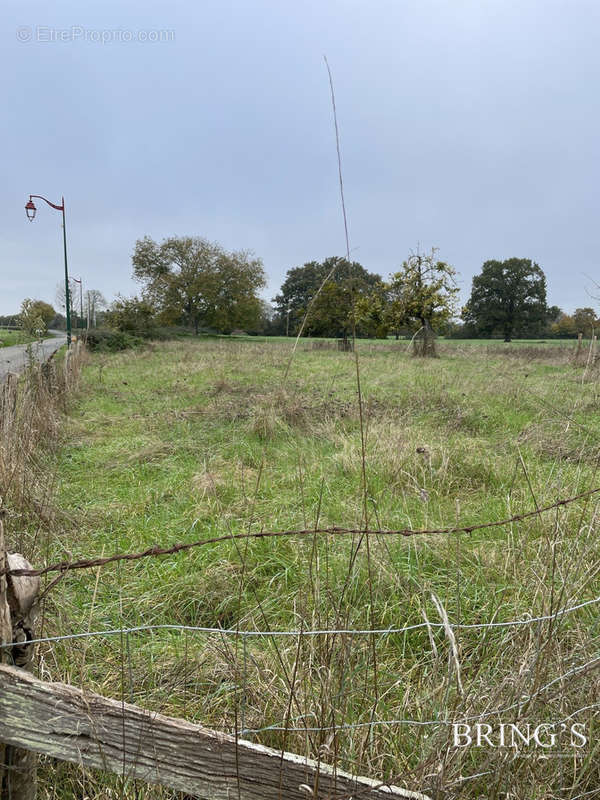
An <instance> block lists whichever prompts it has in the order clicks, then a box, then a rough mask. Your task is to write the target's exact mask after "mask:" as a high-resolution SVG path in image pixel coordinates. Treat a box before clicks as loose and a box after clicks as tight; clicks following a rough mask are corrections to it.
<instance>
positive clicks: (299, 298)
mask: <svg viewBox="0 0 600 800" xmlns="http://www.w3.org/2000/svg"><path fill="white" fill-rule="evenodd" d="M379 285H381V278H380V276H379V275H375V274H373V273H371V272H369V271H368V270H366V269H365V268H364V267H363V266H362V264H359V263H358V262H357V261H351V262H350V261H348V260H347V259H345V258H340V257H337V256H333V257H331V258H326V259H325V260H324V261H322V262H318V261H309V262H307V263H306V264H304V265H303V266H301V267H294V268H293V269H290V270H288V272H287V275H286V279H285V281H284V283H283V285H282V287H281V290H280V292H279V294H278V295H277V296H276V297H275V298H274V300H273V302H274V303H275V306H276V308H277V311H278V313H279V315H280V316H281V318H285V319H286V320H287V317H288V315H289V319H290V325H289V329H290V333H291V332H297V331H298V330H299V329H300V326H301V324H302V321H303V319H304V317H305V315H306V313H307V311H308V312H309V313H308V316H307V318H306V324H305V325H304V329H303V332H304V333H305V334H306V335H312V336H347V335H348V334H349V333H350V332H351V331H352V330H353V327H354V321H355V319H356V315H355V313H354V309H355V306H356V304H357V302H358V300H359V299H360V298H361V297H364V296H366V295H368V294H370V293H371V292H372V291H374V289H375V288H376V287H377V286H379ZM358 330H359V333H360V332H362V333H366V332H368V331H367V330H366V326H365V325H364V324H363V325H362V327H361V324H360V323H358Z"/></svg>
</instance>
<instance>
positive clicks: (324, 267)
mask: <svg viewBox="0 0 600 800" xmlns="http://www.w3.org/2000/svg"><path fill="white" fill-rule="evenodd" d="M132 264H133V277H134V279H135V280H136V281H138V282H139V283H140V286H141V290H140V293H139V294H138V295H136V296H134V297H129V298H125V297H118V298H117V299H116V300H115V301H114V302H113V303H112V305H111V306H110V307H109V308H108V309H106V310H105V311H104V312H103V320H104V322H105V323H106V324H107V325H108V326H109V327H111V328H113V329H116V330H119V331H122V332H129V333H134V334H136V335H142V336H151V335H153V332H155V331H156V329H157V328H159V327H173V326H185V327H187V328H191V329H192V330H193V331H194V332H195V333H196V334H197V333H199V332H201V331H215V332H221V333H232V332H233V331H236V330H238V331H244V332H247V333H251V334H263V335H279V336H281V335H283V336H286V335H287V336H295V335H298V334H301V335H304V336H316V337H336V338H347V337H350V336H359V337H369V338H388V337H389V336H395V337H396V338H399V337H400V336H410V337H412V338H413V339H416V341H417V342H419V343H420V345H419V346H420V348H421V353H422V354H423V355H427V354H428V351H429V349H430V348H431V347H432V342H433V339H434V337H435V335H444V336H448V337H464V338H491V337H500V338H503V339H504V340H505V341H511V340H512V339H513V338H538V337H540V336H544V337H568V336H576V335H577V334H578V333H582V334H584V335H586V336H587V335H589V334H590V333H591V331H592V330H593V329H594V327H596V326H597V324H598V320H597V319H596V314H595V311H594V309H592V308H589V307H586V308H579V309H576V311H575V313H574V314H572V315H569V314H565V313H564V312H563V311H562V310H561V309H560V308H558V307H557V306H550V307H549V306H548V305H547V301H546V276H545V274H544V272H543V270H542V268H541V267H540V266H539V264H537V263H535V262H534V261H532V260H531V259H528V258H509V259H506V260H504V261H499V260H490V261H486V262H485V263H484V264H483V265H482V268H481V272H480V273H479V274H477V275H475V276H474V278H473V282H472V287H471V293H470V297H469V300H468V301H467V303H466V305H465V306H464V307H463V308H459V306H458V293H459V289H458V286H457V282H456V279H457V272H456V270H455V269H454V268H453V267H452V266H451V265H450V264H448V263H447V262H446V261H443V260H442V259H440V258H439V255H438V251H437V250H436V249H432V250H431V251H429V252H426V253H422V252H419V251H417V252H413V253H410V254H409V255H408V257H407V258H406V259H405V260H404V261H403V262H402V263H401V265H400V266H399V268H398V269H397V270H396V271H395V272H393V273H392V274H391V275H389V277H388V278H387V279H384V278H382V276H381V275H378V274H376V273H372V272H370V271H369V270H368V269H366V268H365V267H364V266H363V265H362V264H360V263H359V262H357V261H348V260H347V259H345V258H341V257H331V258H327V259H325V260H324V261H320V262H319V261H309V262H307V263H305V264H303V265H301V266H296V267H292V268H291V269H289V270H288V271H287V274H286V277H285V280H284V282H283V284H282V286H281V289H280V290H279V292H278V293H277V295H276V296H275V297H274V298H273V300H272V302H271V303H267V302H265V301H264V300H262V299H261V298H260V296H259V292H260V290H261V289H263V288H264V287H265V285H266V276H265V272H264V269H263V264H262V261H261V260H260V259H259V258H256V257H255V256H254V255H253V254H252V253H250V252H249V251H245V250H240V251H227V250H226V249H224V248H223V247H222V246H221V245H219V244H217V243H214V242H209V241H208V240H206V239H204V238H202V237H198V236H179V237H169V238H167V239H164V240H163V241H162V242H156V241H154V240H153V239H152V238H150V237H149V236H146V237H144V238H142V239H139V240H138V241H137V242H136V243H135V247H134V252H133V256H132ZM88 294H89V297H88V298H87V305H88V314H87V316H88V317H89V316H90V314H89V308H90V306H91V305H92V304H94V309H100V308H104V307H105V305H106V304H105V301H104V298H102V297H101V295H100V293H97V292H94V291H93V290H92V292H91V293H88ZM96 295H98V296H96ZM27 302H28V303H29V304H31V303H32V302H33V303H35V302H37V303H39V302H40V301H29V300H28V301H27ZM62 302H63V307H64V299H63V301H62ZM49 308H50V310H53V309H51V307H49ZM38 310H39V306H38ZM25 312H27V314H28V315H29V317H31V309H25V308H24V309H22V314H23V317H24V318H25V317H26V316H27V314H26V313H25ZM45 312H46V317H47V318H49V315H50V311H49V310H48V308H47V309H45ZM0 322H1V320H0Z"/></svg>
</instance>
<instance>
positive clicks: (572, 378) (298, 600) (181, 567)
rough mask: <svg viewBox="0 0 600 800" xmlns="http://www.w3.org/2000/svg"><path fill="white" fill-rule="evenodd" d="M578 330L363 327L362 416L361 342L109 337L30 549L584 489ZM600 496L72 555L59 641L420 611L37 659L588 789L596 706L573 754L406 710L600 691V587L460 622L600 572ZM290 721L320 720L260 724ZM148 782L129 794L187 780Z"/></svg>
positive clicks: (340, 749) (566, 708) (217, 713)
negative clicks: (183, 546) (386, 337)
mask: <svg viewBox="0 0 600 800" xmlns="http://www.w3.org/2000/svg"><path fill="white" fill-rule="evenodd" d="M570 345H571V346H570V348H569V347H565V345H564V343H562V342H561V343H552V344H550V343H548V344H546V345H542V346H535V345H532V343H531V342H529V343H522V344H519V345H518V346H517V347H512V346H505V345H503V343H501V342H499V343H496V342H494V343H490V344H487V345H485V346H482V345H481V344H479V345H478V347H477V348H475V347H473V346H471V345H470V344H469V343H465V342H461V341H455V342H449V343H447V344H441V346H440V358H438V359H435V360H426V361H421V360H417V359H413V358H411V357H410V355H409V354H408V353H407V346H408V343H407V342H398V343H396V342H393V341H388V342H379V343H378V342H359V344H358V356H359V357H358V367H359V374H360V384H361V390H362V418H363V419H362V425H361V420H360V414H359V408H358V395H357V364H356V362H355V358H354V355H353V354H351V353H338V352H337V351H336V350H334V349H333V346H332V347H331V349H326V346H323V345H321V346H320V347H319V349H315V344H314V343H312V342H310V341H301V342H300V343H299V345H298V348H297V351H296V352H295V354H294V357H293V359H292V358H291V350H292V342H291V341H289V340H287V341H286V340H278V341H274V340H270V341H260V340H253V339H251V338H248V339H239V340H221V339H200V340H198V341H194V340H185V341H179V342H165V343H161V344H157V345H149V346H147V347H146V348H144V349H142V350H136V351H129V352H126V353H123V354H118V355H94V356H92V357H90V358H89V361H88V364H87V366H86V367H85V369H84V373H83V383H82V388H81V391H80V394H79V399H78V400H77V401H76V402H75V403H74V404H72V405H71V409H70V413H69V416H68V419H67V421H66V423H65V428H64V436H63V444H62V447H61V449H60V452H59V454H58V464H57V467H56V470H57V477H58V490H57V494H56V497H55V501H54V510H53V513H52V515H51V520H50V522H49V523H48V524H45V525H41V526H38V527H36V528H35V529H34V528H30V537H31V538H29V539H27V538H25V540H24V542H22V545H23V548H24V549H26V550H28V552H29V554H30V555H31V554H33V555H34V556H35V557H34V558H33V560H34V561H36V562H39V561H40V559H43V560H44V561H48V562H49V561H53V560H61V559H64V558H67V559H74V558H79V557H89V556H92V555H102V554H104V555H108V554H111V553H113V552H115V551H137V550H143V549H145V548H147V547H149V546H151V545H154V544H158V545H160V546H169V545H171V544H173V543H175V542H180V541H183V542H191V541H194V540H197V539H203V538H209V537H213V536H218V535H231V534H238V533H244V532H258V531H280V530H294V529H303V530H309V531H310V530H312V529H314V528H316V527H319V528H322V527H326V526H341V527H348V528H359V529H362V528H364V527H365V522H366V524H367V525H368V526H369V528H371V529H375V528H376V529H404V528H426V529H435V528H440V527H441V528H444V527H448V526H455V525H456V526H473V525H477V524H479V523H485V522H489V521H492V520H498V519H503V518H506V517H510V516H511V515H515V514H519V513H521V512H525V511H530V510H532V509H535V508H536V507H543V506H545V505H547V504H551V503H554V502H555V501H556V500H557V499H559V498H561V497H569V496H572V495H576V494H578V493H580V492H584V491H586V490H588V489H590V488H593V487H595V486H596V485H597V484H598V477H597V468H598V457H599V456H600V450H599V447H598V442H599V436H600V420H599V418H598V412H597V410H598V403H599V389H600V383H599V381H598V377H599V376H598V372H597V368H596V367H595V366H593V364H591V363H590V364H588V365H587V367H586V354H585V353H584V354H583V355H582V357H581V359H580V362H579V363H578V364H576V363H574V362H573V359H572V355H573V352H574V345H573V343H572V342H571V343H570ZM363 442H364V447H363ZM597 510H598V505H597V496H592V497H591V498H590V499H588V500H581V501H577V502H575V503H573V504H571V505H568V506H566V507H564V508H562V509H560V510H554V511H552V512H548V513H544V514H541V515H540V516H539V517H537V516H536V517H533V518H528V519H527V520H525V521H523V522H515V523H513V524H511V525H506V526H503V527H497V528H487V529H484V530H481V531H474V532H472V533H470V534H462V535H444V534H429V535H419V536H415V537H410V538H405V537H401V536H384V535H378V534H369V535H361V534H354V535H351V534H349V535H343V536H341V535H338V536H331V535H329V536H328V535H325V534H319V535H313V534H308V535H305V536H294V535H290V536H285V537H275V538H264V539H245V540H240V541H237V540H229V541H226V542H222V543H217V544H211V545H208V546H205V547H200V548H196V549H193V550H190V551H188V552H185V553H181V554H178V555H175V556H169V557H162V558H151V559H146V560H142V561H137V562H131V563H129V562H121V563H120V564H118V565H113V566H109V567H105V568H104V569H102V570H100V571H98V572H96V571H93V572H92V571H83V572H77V573H71V574H68V575H67V576H66V578H65V579H63V580H62V581H60V582H59V583H58V585H57V586H55V587H54V588H53V589H52V590H51V592H50V594H49V595H48V596H47V599H46V601H45V603H44V610H43V625H42V632H43V635H45V636H53V635H59V634H64V633H77V632H84V631H97V630H118V629H121V628H123V627H125V628H131V627H136V626H148V625H182V626H203V627H210V628H225V629H233V630H239V631H241V632H256V631H286V630H292V631H299V630H303V631H307V630H315V629H318V630H323V629H328V630H330V629H333V630H338V629H344V630H348V629H354V630H371V629H387V628H390V627H392V628H398V627H404V626H408V625H413V624H414V625H417V626H418V625H421V626H422V627H418V628H416V629H414V630H410V631H407V632H404V633H399V634H388V635H379V634H376V635H360V636H351V635H349V634H340V633H338V634H333V633H330V634H324V635H315V636H304V637H298V636H261V637H257V636H252V637H250V636H247V637H244V636H243V635H242V634H239V635H223V634H219V633H213V634H210V633H200V632H194V631H190V630H187V631H181V630H165V629H155V630H152V631H144V632H138V633H131V634H121V635H105V636H95V637H92V638H86V639H79V640H68V641H64V642H56V643H52V644H51V645H48V644H46V645H42V646H41V650H40V663H39V671H40V674H42V675H43V676H44V677H46V678H49V679H56V680H58V679H62V680H68V681H70V682H72V683H75V684H81V685H85V686H87V687H90V688H93V689H95V690H97V691H100V692H102V693H104V694H107V695H109V696H112V697H117V698H120V697H124V698H125V699H126V700H131V701H133V702H137V703H140V704H142V705H144V706H146V707H148V708H151V709H154V710H161V711H163V712H166V713H171V714H178V715H185V716H186V717H187V718H188V719H190V720H193V721H197V722H202V723H203V724H205V725H208V726H212V727H214V728H217V729H219V730H225V731H229V732H233V731H235V730H237V731H240V730H244V731H245V733H244V734H243V735H244V737H245V738H252V739H253V740H255V741H259V742H262V743H264V744H267V745H271V746H275V747H285V749H286V750H291V751H295V752H299V753H306V754H308V755H311V756H312V757H316V756H317V755H318V754H320V755H321V757H322V758H323V759H324V760H326V761H330V762H333V761H335V762H336V763H337V764H338V765H339V766H340V767H341V768H344V769H350V770H355V771H357V772H359V773H362V774H365V775H370V776H373V777H376V778H383V779H393V782H395V783H397V784H400V785H406V786H408V787H409V788H413V789H417V788H419V787H421V788H423V789H424V790H427V791H428V792H429V793H430V794H431V795H432V796H435V797H438V798H442V797H443V798H453V797H461V798H463V797H473V798H476V797H486V798H487V797H490V798H491V797H494V798H495V797H498V798H500V797H502V798H505V797H506V798H507V797H512V798H523V800H525V798H533V797H535V798H542V797H560V798H562V797H564V798H570V797H573V798H574V797H576V796H578V794H581V793H582V792H583V791H587V790H589V789H591V788H596V787H597V786H599V785H600V769H599V766H598V764H599V760H598V747H597V744H596V743H595V741H594V714H595V711H594V709H591V710H587V711H584V712H581V713H578V714H577V715H576V717H575V718H574V719H575V720H576V721H578V722H583V723H584V724H585V725H586V726H587V728H586V733H587V735H588V736H589V737H590V741H589V742H588V744H587V745H586V748H585V749H583V750H582V751H581V752H577V753H576V752H575V750H574V749H573V748H572V747H570V746H568V747H566V750H567V752H568V753H569V757H570V758H569V759H557V758H554V759H553V758H545V759H539V758H538V753H537V752H536V753H535V754H534V755H533V756H531V750H530V751H529V755H527V754H521V755H517V756H515V755H514V753H513V751H511V750H510V749H509V750H508V751H507V750H506V749H504V750H503V749H501V748H498V749H490V748H487V749H486V748H485V747H484V748H477V747H471V748H459V749H457V748H453V747H452V737H451V731H450V729H449V726H448V725H446V724H431V725H429V724H428V725H426V726H419V725H413V724H409V723H403V724H400V723H399V722H398V720H412V721H419V722H423V721H427V722H432V723H434V722H436V721H441V720H452V719H461V718H462V717H464V716H478V715H481V714H490V713H491V717H490V718H486V721H493V722H494V723H496V722H505V723H510V722H514V721H515V720H521V721H523V722H530V723H532V725H533V726H535V725H536V724H539V723H542V722H554V721H558V720H563V719H565V718H567V717H568V716H569V715H570V714H573V713H574V712H576V711H577V710H578V709H580V708H582V707H585V706H590V705H593V704H594V703H595V702H596V700H597V697H598V690H599V688H600V684H599V682H598V677H597V674H596V672H595V671H594V669H584V670H580V671H578V668H579V667H580V666H582V665H584V664H586V662H588V661H589V660H590V659H592V658H594V657H596V656H597V653H598V644H599V642H598V634H599V631H598V620H599V618H598V613H597V606H595V605H590V606H587V607H585V608H583V609H581V610H578V611H576V612H572V613H569V614H565V615H564V616H559V617H558V618H554V619H553V620H550V621H544V622H540V623H535V624H532V625H521V626H509V627H495V628H485V629H481V628H462V629H456V630H455V637H456V641H455V642H454V640H453V636H452V634H451V633H449V632H448V630H447V629H444V627H443V625H440V623H442V622H443V620H444V617H445V615H447V618H448V619H449V620H450V622H451V623H452V624H457V623H460V624H463V625H464V624H474V623H486V622H490V621H494V622H496V623H498V622H503V621H511V620H515V619H520V620H526V619H527V618H529V617H531V616H538V615H548V614H553V613H554V612H556V611H557V610H558V609H561V608H565V607H569V606H571V605H574V604H576V603H580V602H582V601H585V600H589V599H593V598H595V597H596V596H597V595H600V591H599V588H600V581H599V580H598V573H599V571H600V546H599V545H598V542H597V524H598V523H597ZM365 516H366V518H367V519H366V520H365ZM424 622H428V623H431V625H432V626H433V627H427V626H426V625H422V624H423V623H424ZM573 670H575V673H573V674H572V675H571V676H569V677H568V678H562V679H560V680H558V681H557V682H556V683H552V685H551V687H549V688H545V687H546V685H547V684H550V683H551V682H553V681H555V679H557V678H559V676H561V675H564V674H565V673H569V672H570V671H571V672H572V671H573ZM498 709H508V710H507V711H505V712H504V713H503V714H502V713H501V714H500V715H495V714H494V713H492V712H495V711H497V710H498ZM390 721H392V722H393V724H388V723H390ZM371 723H376V724H374V725H373V724H371ZM340 725H346V726H348V727H342V728H337V730H335V731H332V729H331V728H332V726H340ZM268 726H276V727H283V728H286V727H287V728H292V729H295V730H290V731H288V732H285V733H284V732H283V731H280V730H262V731H260V732H258V733H250V732H248V731H249V730H256V729H263V728H266V727H268ZM316 729H324V730H316ZM61 769H62V772H63V774H64V780H63V781H60V780H54V779H53V780H52V782H51V783H50V782H49V783H47V784H44V786H45V789H44V791H45V794H44V795H43V796H44V797H61V798H62V797H69V796H73V794H77V796H80V794H81V793H83V792H84V791H85V793H86V796H88V797H109V796H115V797H119V796H121V794H120V788H119V786H118V785H117V783H118V782H117V781H116V780H110V779H107V780H106V782H104V783H102V782H101V781H99V780H98V778H97V776H96V778H92V777H91V776H89V775H88V776H87V777H85V776H83V773H79V772H77V771H74V770H72V769H71V768H67V767H63V768H61ZM478 775H480V776H479V777H471V776H478ZM127 791H128V792H129V791H131V792H133V790H129V789H128V790H127ZM137 791H138V794H133V793H131V794H130V793H127V794H126V796H127V797H129V796H131V797H132V798H133V797H134V796H135V797H148V798H149V797H163V796H167V794H166V793H162V792H160V791H159V790H156V789H146V788H144V787H139V788H138V790H137ZM111 792H112V793H114V794H111ZM81 796H83V795H82V794H81Z"/></svg>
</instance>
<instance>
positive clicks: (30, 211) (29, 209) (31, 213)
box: [25, 194, 71, 347]
mask: <svg viewBox="0 0 600 800" xmlns="http://www.w3.org/2000/svg"><path fill="white" fill-rule="evenodd" d="M34 197H35V198H36V199H37V200H43V201H44V202H45V203H48V205H49V206H50V207H51V208H55V209H56V210H57V211H62V229H63V247H64V251H65V305H66V308H67V347H70V346H71V303H70V296H69V295H70V293H69V268H68V266H67V226H66V223H65V198H64V197H61V200H62V205H60V206H57V205H56V204H55V203H51V202H50V200H46V198H45V197H42V195H41V194H30V195H29V202H28V203H26V204H25V213H26V214H27V219H28V220H29V221H30V222H33V220H34V219H35V212H36V211H37V208H36V207H35V205H34V202H33V198H34Z"/></svg>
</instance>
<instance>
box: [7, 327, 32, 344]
mask: <svg viewBox="0 0 600 800" xmlns="http://www.w3.org/2000/svg"><path fill="white" fill-rule="evenodd" d="M34 341H35V337H33V336H29V335H28V334H26V333H24V332H23V331H11V330H7V329H6V328H0V347H11V345H13V344H28V343H29V342H34Z"/></svg>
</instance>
